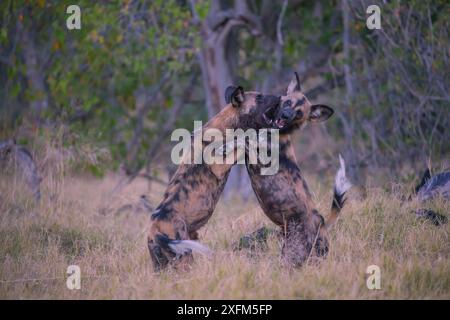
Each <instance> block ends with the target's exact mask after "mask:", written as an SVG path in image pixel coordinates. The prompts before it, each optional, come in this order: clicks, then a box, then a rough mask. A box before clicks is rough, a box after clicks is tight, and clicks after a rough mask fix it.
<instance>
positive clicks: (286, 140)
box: [280, 134, 297, 163]
mask: <svg viewBox="0 0 450 320" xmlns="http://www.w3.org/2000/svg"><path fill="white" fill-rule="evenodd" d="M280 152H283V153H284V154H285V155H286V157H288V158H289V159H291V160H293V161H295V162H296V163H297V158H296V157H295V150H294V147H293V146H292V140H291V135H290V134H280Z"/></svg>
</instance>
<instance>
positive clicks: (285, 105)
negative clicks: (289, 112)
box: [283, 100, 292, 108]
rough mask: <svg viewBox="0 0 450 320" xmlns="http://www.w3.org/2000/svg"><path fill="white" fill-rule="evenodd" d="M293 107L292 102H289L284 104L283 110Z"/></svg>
mask: <svg viewBox="0 0 450 320" xmlns="http://www.w3.org/2000/svg"><path fill="white" fill-rule="evenodd" d="M291 105H292V102H291V100H287V101H285V102H283V108H289V107H290V106H291Z"/></svg>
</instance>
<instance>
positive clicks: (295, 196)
mask: <svg viewBox="0 0 450 320" xmlns="http://www.w3.org/2000/svg"><path fill="white" fill-rule="evenodd" d="M295 76H296V77H295V79H294V80H293V81H292V82H291V84H290V85H289V87H288V90H287V94H286V96H282V97H281V102H280V108H279V109H278V110H279V113H278V115H277V116H276V117H275V118H276V120H275V121H274V123H275V125H276V126H277V127H278V128H279V130H280V138H279V141H280V144H279V157H280V158H279V170H278V172H277V173H276V174H275V175H266V176H264V175H260V174H259V172H260V170H261V165H260V164H256V165H254V164H248V163H247V171H248V173H249V175H250V179H251V183H252V188H253V190H254V191H255V193H256V197H257V199H258V201H259V204H260V205H261V207H262V209H263V211H264V213H265V214H266V215H267V216H268V217H269V218H270V220H272V221H273V222H274V223H275V224H277V225H278V226H280V227H281V228H282V230H283V238H284V243H283V250H282V251H283V256H284V257H285V258H286V259H287V260H288V261H289V262H291V263H292V264H294V265H301V264H302V263H303V262H305V261H306V260H307V259H308V257H309V256H310V255H311V254H312V253H315V254H316V255H317V256H324V255H326V254H327V252H328V245H329V244H328V235H327V232H328V229H329V228H330V227H331V225H333V223H334V222H335V221H336V220H337V218H338V215H339V212H340V210H341V209H342V207H343V205H344V202H345V199H344V195H345V192H346V191H347V190H348V189H349V188H350V187H351V184H350V182H349V181H348V180H347V178H346V176H345V163H344V159H342V157H341V156H339V160H340V168H339V170H338V172H337V174H336V178H335V186H334V195H333V201H332V205H331V211H330V214H329V216H328V218H327V220H326V221H325V220H324V218H323V217H322V216H321V215H320V214H319V212H318V211H317V210H316V209H315V208H314V203H313V200H312V197H311V193H310V192H309V189H308V186H307V185H306V182H305V180H304V179H303V177H302V174H301V171H300V168H299V167H298V165H297V160H296V158H295V152H294V148H293V147H292V143H291V136H290V133H291V132H292V131H294V130H296V129H297V128H300V127H303V126H304V125H305V124H306V123H308V122H322V121H325V120H327V119H328V118H330V117H331V116H332V115H333V113H334V111H333V109H331V108H330V107H327V106H324V105H311V103H310V102H309V101H308V99H307V98H306V97H305V95H304V94H303V93H302V92H301V88H300V82H299V79H298V75H297V73H296V74H295ZM313 248H314V249H315V250H314V251H312V249H313Z"/></svg>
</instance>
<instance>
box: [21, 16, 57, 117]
mask: <svg viewBox="0 0 450 320" xmlns="http://www.w3.org/2000/svg"><path fill="white" fill-rule="evenodd" d="M17 26H18V31H19V34H20V39H21V45H22V52H23V59H24V62H25V66H26V76H27V80H28V84H29V85H30V89H31V91H32V101H31V103H30V107H31V114H32V119H33V120H34V121H36V122H38V123H39V122H40V121H41V116H42V113H43V112H44V111H46V110H47V109H48V106H49V100H48V95H47V88H46V85H45V78H44V74H43V70H41V68H40V66H41V65H42V63H41V61H40V59H39V55H38V52H37V50H36V46H35V44H34V39H33V36H32V34H31V33H30V31H29V30H27V28H26V27H25V26H24V25H23V24H22V23H21V22H18V24H17Z"/></svg>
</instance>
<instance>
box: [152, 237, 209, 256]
mask: <svg viewBox="0 0 450 320" xmlns="http://www.w3.org/2000/svg"><path fill="white" fill-rule="evenodd" d="M156 241H157V243H158V244H159V245H161V246H162V247H165V248H167V249H169V250H170V251H172V252H173V253H175V254H176V255H180V256H181V255H183V254H186V253H191V252H198V253H201V254H203V255H207V256H209V255H211V254H212V251H211V249H209V248H208V247H207V246H205V245H202V244H200V243H199V242H198V241H193V240H174V239H170V238H169V237H167V236H165V235H157V236H156Z"/></svg>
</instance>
